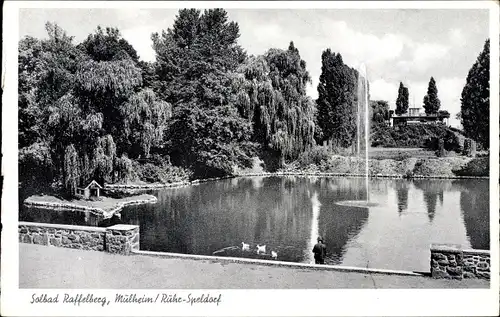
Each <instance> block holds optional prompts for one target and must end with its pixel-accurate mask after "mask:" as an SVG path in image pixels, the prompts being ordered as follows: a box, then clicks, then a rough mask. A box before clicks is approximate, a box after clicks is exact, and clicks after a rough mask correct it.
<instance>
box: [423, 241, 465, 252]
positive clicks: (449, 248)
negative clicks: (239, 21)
mask: <svg viewBox="0 0 500 317" xmlns="http://www.w3.org/2000/svg"><path fill="white" fill-rule="evenodd" d="M431 252H451V253H459V252H462V246H461V245H460V244H451V243H433V244H431Z"/></svg>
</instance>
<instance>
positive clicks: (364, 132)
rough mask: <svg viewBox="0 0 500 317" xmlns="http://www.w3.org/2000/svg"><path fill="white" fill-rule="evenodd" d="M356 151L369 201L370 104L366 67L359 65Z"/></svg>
mask: <svg viewBox="0 0 500 317" xmlns="http://www.w3.org/2000/svg"><path fill="white" fill-rule="evenodd" d="M357 88H358V89H357V102H356V103H357V105H356V106H357V109H356V114H357V124H356V126H357V133H356V142H357V147H356V149H357V151H356V156H357V159H358V162H360V161H363V162H364V165H358V166H359V169H360V170H359V174H362V175H364V179H365V190H366V201H369V198H370V197H369V164H368V149H369V147H370V145H369V142H370V111H369V108H368V107H369V106H370V102H369V100H368V79H367V75H366V66H365V64H363V63H361V65H360V66H359V69H358V85H357Z"/></svg>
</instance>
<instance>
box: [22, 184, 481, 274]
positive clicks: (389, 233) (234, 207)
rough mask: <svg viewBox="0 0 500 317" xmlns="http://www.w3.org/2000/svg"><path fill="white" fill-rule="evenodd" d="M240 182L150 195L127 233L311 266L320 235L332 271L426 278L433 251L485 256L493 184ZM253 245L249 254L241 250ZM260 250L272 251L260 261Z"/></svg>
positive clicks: (164, 245)
mask: <svg viewBox="0 0 500 317" xmlns="http://www.w3.org/2000/svg"><path fill="white" fill-rule="evenodd" d="M364 182H365V180H364V179H362V178H325V177H297V176H289V177H242V178H234V179H227V180H220V181H216V182H208V183H202V184H199V185H195V186H190V187H183V188H177V189H163V190H160V191H156V192H153V194H154V195H156V196H157V197H158V203H157V204H155V205H142V206H130V207H126V208H124V210H123V211H122V212H121V219H120V220H119V221H120V222H122V223H128V224H136V225H139V226H140V232H141V241H140V244H141V249H142V250H152V251H166V252H179V253H186V254H202V255H212V254H214V252H216V254H217V255H230V256H242V257H249V258H263V259H271V251H275V252H277V253H278V260H282V261H293V262H303V263H311V262H312V261H313V257H312V252H311V250H312V246H313V244H314V243H315V241H316V237H317V236H318V235H321V236H322V237H323V238H324V239H325V242H326V245H327V252H328V258H327V260H326V263H328V264H335V265H345V266H358V267H371V268H385V269H401V270H414V271H429V257H430V252H429V246H430V244H431V243H457V244H462V245H464V246H465V247H468V248H475V249H489V239H490V238H489V184H488V180H413V181H408V180H387V179H383V180H377V179H372V180H370V194H369V196H370V201H373V202H375V203H377V205H376V206H373V207H369V208H363V207H352V206H345V205H339V204H337V202H340V201H346V200H357V199H360V198H364V197H366V191H365V183H364ZM20 220H24V221H38V222H47V223H68V224H78V225H93V226H97V225H106V224H103V223H102V220H101V219H98V218H97V217H95V216H93V215H91V214H88V213H87V214H85V213H80V212H57V211H43V210H37V209H26V208H24V209H22V210H21V212H20ZM242 242H245V243H248V244H250V248H251V250H250V251H249V252H247V251H245V252H242V251H241V243H242ZM256 245H266V253H265V254H257V252H256Z"/></svg>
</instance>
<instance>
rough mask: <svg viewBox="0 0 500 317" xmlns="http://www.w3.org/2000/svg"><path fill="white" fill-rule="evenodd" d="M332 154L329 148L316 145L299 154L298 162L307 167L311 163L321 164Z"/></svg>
mask: <svg viewBox="0 0 500 317" xmlns="http://www.w3.org/2000/svg"><path fill="white" fill-rule="evenodd" d="M331 155H332V153H330V151H329V150H328V149H327V148H325V147H323V146H316V147H313V148H311V149H309V150H307V151H305V152H302V153H301V154H300V156H299V159H298V162H299V164H300V166H301V167H307V166H309V165H311V164H314V165H316V166H319V165H321V164H322V163H323V162H326V161H328V159H329V158H330V156H331Z"/></svg>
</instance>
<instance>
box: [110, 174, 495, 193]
mask: <svg viewBox="0 0 500 317" xmlns="http://www.w3.org/2000/svg"><path fill="white" fill-rule="evenodd" d="M253 176H260V177H271V176H303V177H310V176H313V177H347V178H361V177H363V178H364V177H365V175H363V174H351V173H327V172H306V171H301V172H298V171H297V172H261V173H238V174H235V175H229V176H222V177H211V178H203V179H196V180H193V181H186V182H177V183H166V184H158V183H155V184H130V185H128V184H104V189H105V190H110V191H120V190H154V189H162V188H179V187H186V186H190V185H197V184H200V183H206V182H211V181H218V180H223V179H232V178H238V177H253ZM368 177H369V178H370V179H372V178H375V179H376V178H385V179H387V178H388V179H489V176H458V175H456V176H446V175H413V176H412V177H410V178H408V177H407V176H406V175H402V174H387V175H385V174H375V175H373V174H370V175H368Z"/></svg>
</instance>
